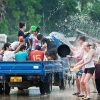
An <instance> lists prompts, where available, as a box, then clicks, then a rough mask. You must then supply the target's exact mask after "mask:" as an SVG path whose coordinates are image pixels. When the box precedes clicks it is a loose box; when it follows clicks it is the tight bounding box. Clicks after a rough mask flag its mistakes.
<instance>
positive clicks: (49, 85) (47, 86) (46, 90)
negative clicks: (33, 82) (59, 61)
mask: <svg viewBox="0 0 100 100" xmlns="http://www.w3.org/2000/svg"><path fill="white" fill-rule="evenodd" d="M44 85H45V92H46V93H47V94H50V93H51V91H52V80H50V82H49V83H45V84H44Z"/></svg>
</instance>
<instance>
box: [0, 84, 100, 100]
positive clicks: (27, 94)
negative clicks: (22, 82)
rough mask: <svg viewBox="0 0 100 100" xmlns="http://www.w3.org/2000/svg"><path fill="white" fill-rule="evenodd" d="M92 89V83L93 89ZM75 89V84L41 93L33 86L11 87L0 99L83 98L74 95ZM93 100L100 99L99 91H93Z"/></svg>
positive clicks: (48, 99) (67, 99)
mask: <svg viewBox="0 0 100 100" xmlns="http://www.w3.org/2000/svg"><path fill="white" fill-rule="evenodd" d="M92 89H93V86H92V85H91V91H92ZM75 90H76V88H75V86H74V87H73V86H71V87H69V86H67V88H66V90H65V91H60V90H59V87H53V90H52V93H51V94H46V95H40V92H39V88H34V87H31V88H29V89H27V90H23V91H18V89H17V88H14V89H11V92H10V95H0V100H82V99H81V98H79V97H77V96H73V95H72V93H73V92H74V91H75ZM91 100H100V96H98V95H97V93H91Z"/></svg>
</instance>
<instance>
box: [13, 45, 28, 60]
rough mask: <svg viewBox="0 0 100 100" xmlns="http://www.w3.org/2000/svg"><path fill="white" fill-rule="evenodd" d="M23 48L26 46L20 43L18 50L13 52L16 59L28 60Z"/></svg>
mask: <svg viewBox="0 0 100 100" xmlns="http://www.w3.org/2000/svg"><path fill="white" fill-rule="evenodd" d="M25 50H26V46H25V45H22V46H21V48H20V50H19V52H18V53H16V54H15V60H16V61H27V60H28V54H27V52H26V51H25Z"/></svg>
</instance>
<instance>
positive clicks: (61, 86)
mask: <svg viewBox="0 0 100 100" xmlns="http://www.w3.org/2000/svg"><path fill="white" fill-rule="evenodd" d="M66 84H67V83H66V76H64V78H63V79H61V85H60V86H59V88H60V90H65V89H66Z"/></svg>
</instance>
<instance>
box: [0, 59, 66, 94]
mask: <svg viewBox="0 0 100 100" xmlns="http://www.w3.org/2000/svg"><path fill="white" fill-rule="evenodd" d="M66 62H67V61H66V60H61V61H42V62H37V61H35V62H33V61H27V62H16V61H15V62H0V94H3V93H5V94H9V93H10V87H18V89H27V88H28V87H31V86H36V87H39V89H40V93H41V94H45V93H50V92H51V91H52V85H55V86H59V88H60V89H65V88H66V74H65V72H66V64H67V63H66Z"/></svg>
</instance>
